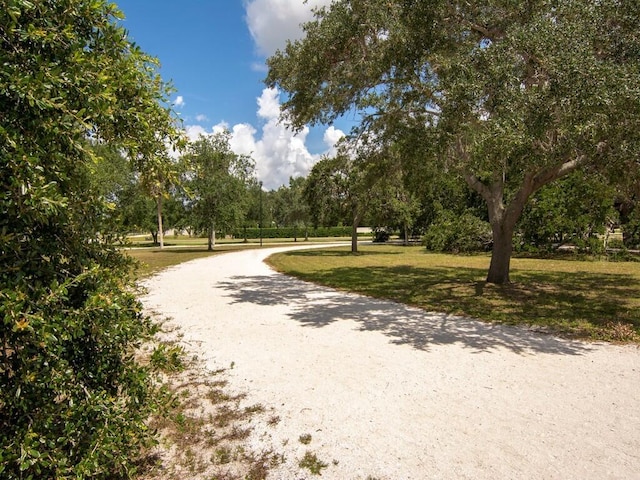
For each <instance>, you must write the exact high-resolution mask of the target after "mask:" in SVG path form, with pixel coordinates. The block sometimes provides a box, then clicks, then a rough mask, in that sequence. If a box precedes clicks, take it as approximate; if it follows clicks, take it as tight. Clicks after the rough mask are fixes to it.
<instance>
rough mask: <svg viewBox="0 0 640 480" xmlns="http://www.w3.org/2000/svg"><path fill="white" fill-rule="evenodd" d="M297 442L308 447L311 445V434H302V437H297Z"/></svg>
mask: <svg viewBox="0 0 640 480" xmlns="http://www.w3.org/2000/svg"><path fill="white" fill-rule="evenodd" d="M298 441H299V442H300V443H302V444H303V445H309V444H310V443H311V434H310V433H303V434H302V435H300V437H298Z"/></svg>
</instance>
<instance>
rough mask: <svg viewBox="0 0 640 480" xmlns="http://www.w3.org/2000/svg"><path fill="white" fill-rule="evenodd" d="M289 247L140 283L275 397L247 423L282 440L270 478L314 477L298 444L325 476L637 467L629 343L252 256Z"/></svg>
mask: <svg viewBox="0 0 640 480" xmlns="http://www.w3.org/2000/svg"><path fill="white" fill-rule="evenodd" d="M298 248H299V247H298ZM306 248H309V247H308V246H307V247H306ZM288 249H291V247H286V248H268V249H262V250H250V251H240V252H234V253H228V254H222V255H218V256H214V257H209V258H206V259H201V260H195V261H192V262H188V263H185V264H182V265H179V266H177V267H173V268H171V269H169V270H166V271H165V272H163V273H161V274H159V275H157V276H155V277H153V278H151V279H149V280H147V281H146V282H145V286H146V287H147V288H148V294H147V295H145V296H144V298H143V302H144V304H145V306H146V307H147V308H148V309H151V310H155V311H158V312H161V313H162V314H163V315H165V316H168V317H171V318H172V319H173V320H171V322H172V323H173V324H176V325H179V326H180V327H181V329H182V333H184V338H183V341H184V342H185V343H186V345H187V347H188V348H189V349H191V350H192V351H193V352H194V353H197V354H198V355H199V357H200V358H201V359H202V360H204V362H205V363H206V365H207V367H208V368H210V369H211V370H217V369H219V368H228V367H230V366H233V368H229V369H228V373H229V376H230V385H231V386H232V387H233V388H235V389H237V390H239V391H246V392H248V393H249V395H248V397H247V402H248V403H249V404H255V403H261V404H263V405H265V406H268V407H273V409H274V411H273V414H275V415H277V416H279V417H280V422H279V423H278V424H277V425H275V426H270V425H267V424H266V422H262V424H259V425H257V426H256V428H255V430H254V438H253V441H254V444H255V448H268V447H269V446H270V445H272V446H273V447H274V449H275V450H276V451H282V452H283V453H284V454H285V457H286V462H285V464H284V465H282V466H280V467H279V468H278V469H276V470H274V471H273V474H272V476H271V477H270V478H282V479H297V478H305V477H306V478H308V477H310V475H309V472H308V471H307V470H302V471H300V469H299V468H298V466H297V463H298V460H299V459H300V458H301V457H302V456H303V455H304V453H305V451H307V450H310V451H313V452H314V453H316V454H317V456H318V458H319V459H321V460H323V461H324V462H325V463H327V464H328V465H329V466H328V467H327V468H326V469H325V470H323V471H322V476H323V478H329V479H363V480H364V479H365V478H367V477H370V478H379V479H383V478H384V479H464V478H467V479H517V478H522V479H533V478H535V479H598V480H600V479H638V478H640V350H639V349H638V348H637V347H635V346H622V347H621V346H613V345H605V344H587V343H579V342H570V341H566V340H560V339H556V338H554V337H551V336H547V335H539V334H535V333H531V332H527V331H526V330H522V329H516V328H511V327H501V326H492V325H487V324H483V323H480V322H475V321H471V320H467V319H462V318H458V317H453V316H449V315H444V314H437V313H427V312H424V311H421V310H418V309H414V308H409V307H406V306H404V305H401V304H397V303H393V302H384V301H379V300H374V299H370V298H366V297H361V296H357V295H351V294H345V293H339V292H336V291H333V290H330V289H327V288H322V287H318V286H315V285H311V284H307V283H304V282H301V281H298V280H295V279H292V278H290V277H286V276H284V275H281V274H278V273H276V272H274V271H272V270H271V269H269V268H268V267H267V266H266V265H265V264H264V263H263V262H262V260H263V259H264V258H266V257H267V256H268V255H270V254H272V253H274V252H278V251H283V250H288ZM307 433H308V434H310V435H311V437H312V440H311V443H310V444H309V445H302V444H301V443H300V442H299V441H298V439H299V437H300V435H302V434H307Z"/></svg>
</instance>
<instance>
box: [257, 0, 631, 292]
mask: <svg viewBox="0 0 640 480" xmlns="http://www.w3.org/2000/svg"><path fill="white" fill-rule="evenodd" d="M304 30H305V32H306V36H305V37H304V38H302V39H301V40H298V41H295V42H290V43H288V44H287V46H286V48H285V49H284V51H278V52H277V53H276V54H275V55H274V56H272V57H271V58H270V59H269V60H268V66H269V73H268V76H267V79H266V83H267V84H268V85H269V86H271V87H278V88H280V89H281V90H283V91H284V92H286V93H287V94H288V99H287V101H286V102H285V103H284V104H283V117H284V118H285V119H286V120H287V121H288V122H290V123H291V124H292V125H293V126H294V127H295V128H301V127H302V126H303V125H304V124H306V123H312V124H314V123H330V122H332V121H333V120H335V119H336V118H337V117H339V116H340V115H342V114H345V113H347V112H352V113H350V115H353V111H356V112H358V113H359V114H360V115H361V119H362V121H361V123H360V125H359V128H358V129H357V133H358V134H359V135H360V136H361V137H362V138H364V139H365V140H367V139H368V141H369V142H377V143H378V144H379V145H380V148H381V149H383V148H384V147H385V145H395V147H394V148H397V146H398V145H404V151H405V152H406V153H407V155H408V156H409V155H411V156H415V155H419V156H422V157H423V158H424V161H425V162H438V164H439V165H440V168H441V169H442V170H444V171H450V172H452V173H453V172H455V173H456V174H458V175H462V176H463V178H465V180H466V182H467V184H468V185H469V187H471V188H472V189H473V190H475V191H476V192H478V193H479V194H480V195H481V196H482V198H483V199H484V201H485V202H486V204H487V207H488V216H489V220H490V223H491V227H492V232H493V254H492V258H491V264H490V267H489V272H488V275H487V281H488V282H492V283H506V282H508V281H509V266H510V258H511V253H512V248H513V232H514V227H515V225H516V222H517V220H518V218H519V217H520V215H521V213H522V211H523V208H524V206H525V205H526V203H527V201H528V199H529V198H530V197H531V195H532V194H533V193H535V192H536V191H537V190H539V189H540V188H541V187H542V186H544V185H545V184H548V183H550V182H552V181H554V180H556V179H558V178H560V177H563V176H565V175H567V174H569V173H570V172H572V171H575V170H576V169H583V170H584V171H585V172H588V171H589V170H590V169H604V170H606V171H608V172H609V173H614V174H616V173H617V174H620V173H621V172H623V171H625V170H628V169H629V168H635V167H637V163H638V160H637V159H638V146H639V145H640V139H639V138H638V136H639V134H640V34H639V33H638V32H640V4H638V2H624V1H619V0H602V1H599V2H594V1H590V0H571V1H569V0H556V1H548V0H529V1H523V2H513V1H510V0H492V1H483V2H480V1H465V2H460V1H445V0H337V1H335V2H333V3H332V4H331V6H329V7H326V8H323V9H320V10H318V11H317V12H316V18H315V20H314V21H312V22H310V23H308V24H306V25H305V26H304Z"/></svg>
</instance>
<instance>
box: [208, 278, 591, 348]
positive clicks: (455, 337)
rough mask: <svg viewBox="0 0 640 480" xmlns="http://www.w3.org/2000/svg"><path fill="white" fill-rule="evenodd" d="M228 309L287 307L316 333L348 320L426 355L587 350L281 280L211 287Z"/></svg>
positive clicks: (580, 345) (519, 330) (569, 343)
mask: <svg viewBox="0 0 640 480" xmlns="http://www.w3.org/2000/svg"><path fill="white" fill-rule="evenodd" d="M216 287H217V288H220V289H222V290H224V291H225V292H226V296H227V297H229V298H231V299H232V301H233V303H251V304H255V305H263V306H269V305H289V306H290V307H291V309H292V311H291V313H289V317H290V318H291V319H293V320H295V321H297V322H300V323H301V324H303V325H304V326H307V327H315V328H321V327H324V326H327V325H329V324H331V323H333V322H338V321H341V320H351V321H354V322H356V323H358V324H359V325H360V329H361V330H363V331H366V330H369V331H377V332H381V333H383V334H385V335H387V336H389V337H390V338H391V342H392V343H394V344H398V345H411V346H412V347H414V348H416V349H419V350H423V351H428V350H429V347H430V346H432V345H449V344H456V343H458V344H461V345H462V346H464V347H465V348H468V349H470V350H472V351H473V352H474V353H480V352H488V351H491V350H493V349H497V348H507V349H509V350H511V351H513V352H515V353H518V354H527V353H535V352H542V353H551V354H562V355H580V354H583V353H585V352H587V351H589V350H590V348H589V345H588V344H585V343H581V342H572V341H569V340H563V339H559V338H556V337H553V336H551V335H545V334H542V333H536V332H531V331H527V330H526V329H524V328H518V327H511V326H508V325H495V324H490V323H484V322H480V321H476V320H471V319H466V318H463V317H458V316H454V315H449V314H443V313H434V312H427V311H424V310H421V309H418V308H413V307H407V306H406V305H403V304H400V303H395V302H391V301H385V300H378V299H375V298H370V297H364V296H359V295H353V294H347V293H343V292H338V291H335V290H331V289H329V288H326V287H321V286H317V285H314V284H311V283H305V282H302V281H300V280H298V279H295V278H292V277H287V276H285V275H280V274H277V275H270V276H236V277H232V278H231V281H228V282H220V283H218V284H216Z"/></svg>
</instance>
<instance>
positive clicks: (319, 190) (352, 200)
mask: <svg viewBox="0 0 640 480" xmlns="http://www.w3.org/2000/svg"><path fill="white" fill-rule="evenodd" d="M343 148H344V149H343V151H342V152H341V153H339V154H338V155H336V156H335V157H332V158H328V157H327V158H323V159H322V160H320V161H319V162H318V163H316V164H315V165H314V166H313V168H312V169H311V172H310V173H309V176H308V177H307V180H306V184H305V188H304V198H305V200H306V202H307V204H308V205H309V210H310V214H311V219H312V221H313V223H314V225H315V226H317V225H318V224H324V225H337V224H339V223H342V220H343V219H347V221H348V223H349V224H351V252H353V253H356V252H357V251H358V226H360V222H361V221H362V218H363V217H364V215H365V212H366V211H367V207H368V205H369V202H370V200H371V198H372V195H373V191H372V185H373V184H374V183H375V178H372V176H371V170H370V169H367V168H366V165H365V164H364V163H359V162H358V159H356V158H352V157H351V156H350V154H349V153H348V152H347V148H348V146H347V145H346V144H345V145H344V146H343Z"/></svg>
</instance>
